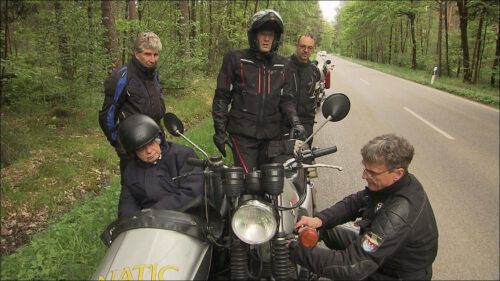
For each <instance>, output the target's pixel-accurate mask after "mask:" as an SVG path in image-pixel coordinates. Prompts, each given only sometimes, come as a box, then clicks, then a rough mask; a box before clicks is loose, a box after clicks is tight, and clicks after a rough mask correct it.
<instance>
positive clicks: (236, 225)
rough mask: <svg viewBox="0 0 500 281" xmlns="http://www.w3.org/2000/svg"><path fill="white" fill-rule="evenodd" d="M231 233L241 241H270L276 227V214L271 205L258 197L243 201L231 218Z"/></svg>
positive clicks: (252, 243)
mask: <svg viewBox="0 0 500 281" xmlns="http://www.w3.org/2000/svg"><path fill="white" fill-rule="evenodd" d="M231 228H232V230H233V233H234V234H235V235H236V236H237V237H238V238H239V239H240V240H241V241H243V242H245V243H247V244H250V245H259V244H263V243H266V242H268V241H270V240H271V239H272V238H273V237H274V235H275V233H276V231H277V229H278V219H277V214H276V212H275V210H274V208H273V206H272V205H270V204H268V203H266V202H263V201H261V200H258V199H250V200H247V201H245V202H243V203H242V204H241V205H240V206H239V207H238V208H237V209H236V211H235V212H234V214H233V217H232V219H231Z"/></svg>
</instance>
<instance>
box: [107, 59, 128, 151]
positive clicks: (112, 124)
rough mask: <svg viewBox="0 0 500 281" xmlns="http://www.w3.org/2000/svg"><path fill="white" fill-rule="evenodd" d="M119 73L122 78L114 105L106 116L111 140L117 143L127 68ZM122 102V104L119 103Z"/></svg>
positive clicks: (116, 90) (115, 95)
mask: <svg viewBox="0 0 500 281" xmlns="http://www.w3.org/2000/svg"><path fill="white" fill-rule="evenodd" d="M118 73H120V78H118V83H116V87H115V94H114V97H113V104H112V105H111V106H110V107H109V110H108V112H107V114H106V124H107V127H108V129H109V131H110V133H111V139H112V140H113V141H116V137H117V132H116V129H117V127H118V122H117V121H118V109H119V108H120V107H121V104H122V103H123V101H124V99H120V96H121V94H122V92H123V89H124V88H125V85H126V84H127V66H126V65H124V66H122V67H121V68H120V69H119V70H118ZM119 102H120V103H119Z"/></svg>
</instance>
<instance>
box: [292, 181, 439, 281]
mask: <svg viewBox="0 0 500 281" xmlns="http://www.w3.org/2000/svg"><path fill="white" fill-rule="evenodd" d="M317 217H318V218H320V219H321V220H322V221H323V226H322V228H331V227H333V226H336V225H339V224H342V223H345V222H348V221H353V220H355V219H356V218H358V217H361V221H360V222H359V226H360V238H359V239H357V240H355V241H353V242H352V244H351V245H350V246H349V247H348V248H347V249H345V250H343V251H336V250H329V249H324V248H320V247H314V248H304V247H302V246H301V245H298V244H297V243H293V245H292V247H291V248H292V250H291V259H292V261H294V262H297V263H299V264H301V265H304V266H305V267H307V268H309V269H310V270H312V271H313V272H316V273H318V274H319V275H321V276H325V277H328V278H331V279H334V280H362V279H371V280H376V279H389V278H391V277H393V278H402V279H417V278H418V277H417V276H416V275H413V273H416V272H420V271H422V270H426V269H427V268H430V267H431V266H432V263H433V262H434V259H435V258H436V255H437V249H438V229H437V225H436V220H435V218H434V213H433V211H432V207H431V205H430V202H429V199H428V198H427V195H426V194H425V191H424V189H423V188H422V185H421V184H420V182H419V181H418V180H417V179H416V178H415V176H413V175H412V174H409V173H406V174H405V176H403V177H402V178H401V179H400V180H399V181H397V182H396V183H394V184H393V185H392V186H390V187H387V188H385V189H383V190H381V191H378V192H371V191H369V190H368V189H365V190H363V191H360V192H358V193H355V194H352V195H350V196H348V197H346V198H344V199H343V200H341V201H340V202H338V203H336V204H335V205H333V206H332V207H330V208H328V209H325V210H323V211H321V212H320V213H318V214H317ZM419 276H420V275H419Z"/></svg>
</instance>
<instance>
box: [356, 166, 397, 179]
mask: <svg viewBox="0 0 500 281" xmlns="http://www.w3.org/2000/svg"><path fill="white" fill-rule="evenodd" d="M390 171H392V169H388V170H385V171H382V172H375V171H372V170H369V169H367V168H364V169H363V173H366V175H367V176H368V177H370V178H374V177H376V176H380V175H382V174H385V173H387V172H390Z"/></svg>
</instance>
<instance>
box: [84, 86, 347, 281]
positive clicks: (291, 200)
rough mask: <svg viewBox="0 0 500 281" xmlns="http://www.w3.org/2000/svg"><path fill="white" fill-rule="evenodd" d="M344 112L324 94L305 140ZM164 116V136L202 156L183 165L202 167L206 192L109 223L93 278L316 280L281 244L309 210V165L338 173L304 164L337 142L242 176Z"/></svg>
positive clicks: (343, 101)
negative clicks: (314, 125)
mask: <svg viewBox="0 0 500 281" xmlns="http://www.w3.org/2000/svg"><path fill="white" fill-rule="evenodd" d="M349 109H350V101H349V99H348V98H347V96H345V95H344V94H341V93H337V94H332V95H330V96H328V97H327V98H325V101H324V103H323V105H322V113H323V116H324V117H325V118H326V119H325V121H324V122H322V123H321V124H320V126H319V128H318V129H317V130H315V132H313V134H312V135H311V136H310V137H311V138H312V137H313V136H314V135H315V134H316V133H317V132H318V131H319V130H321V129H322V128H323V126H325V125H326V123H328V122H337V121H340V120H342V119H343V118H344V117H345V116H346V115H347V114H348V112H349ZM164 121H165V127H166V129H167V131H168V132H169V133H170V134H172V135H174V136H177V137H182V138H183V139H184V140H186V141H187V142H189V143H190V144H191V145H192V146H193V147H195V148H196V149H197V150H199V151H200V152H201V153H202V154H203V156H204V157H203V158H202V159H194V158H192V159H188V163H189V164H191V165H197V166H201V167H203V168H204V170H203V174H204V176H205V192H204V194H203V195H201V196H199V197H197V198H196V199H195V200H193V201H192V202H190V203H189V204H187V205H186V206H184V207H183V208H182V209H180V210H176V211H174V210H156V209H147V210H142V211H141V212H139V213H137V214H135V215H133V216H130V217H126V218H121V219H118V220H116V221H114V222H112V223H111V224H110V225H109V226H108V227H107V228H106V230H105V231H104V232H103V233H102V234H101V239H102V240H103V242H104V243H105V245H106V246H108V247H109V248H108V250H107V252H106V254H105V256H104V258H103V260H102V261H101V263H100V265H99V267H98V268H97V270H96V272H95V273H94V275H93V277H92V279H93V280H123V279H129V280H130V279H134V280H142V279H149V280H174V279H175V280H180V279H182V280H198V279H199V280H206V279H230V280H249V279H252V280H257V279H262V278H272V279H275V280H289V279H300V280H313V279H315V275H314V274H312V273H310V272H308V271H307V269H305V268H301V267H300V266H297V265H293V264H292V263H291V261H290V260H289V252H288V247H287V245H286V243H287V240H289V239H297V238H298V237H297V232H296V230H295V229H294V224H295V223H296V222H297V220H298V218H299V217H300V216H302V215H309V216H311V215H313V214H314V210H315V202H314V192H315V190H314V186H313V184H312V182H311V180H310V179H309V177H308V174H307V170H308V169H309V168H331V169H336V170H339V171H341V170H342V168H341V167H339V166H334V165H328V164H306V163H311V162H312V161H313V160H314V159H316V158H319V157H321V156H324V155H328V154H331V153H334V152H336V151H337V147H336V146H332V147H327V148H322V149H309V148H308V147H307V145H306V144H307V141H308V140H306V141H305V142H304V143H303V144H301V145H300V147H298V148H297V147H295V149H293V151H291V153H292V155H291V157H290V158H288V159H287V160H286V161H284V162H283V163H271V164H266V165H262V166H261V167H260V170H257V171H253V172H251V173H244V171H243V169H242V168H241V167H234V166H230V165H227V164H225V163H224V162H223V161H222V156H220V155H215V156H209V155H208V154H207V153H206V152H205V151H203V150H202V149H201V148H200V147H198V146H197V145H196V144H195V143H194V142H192V141H191V140H190V139H188V138H187V137H186V136H184V134H183V132H184V126H183V124H182V122H181V121H180V120H179V119H178V118H177V116H175V115H174V114H172V113H167V114H165V117H164ZM292 141H293V140H292ZM282 142H287V141H282ZM189 176H191V175H190V174H186V175H181V176H179V177H178V178H173V180H178V179H179V178H182V177H189Z"/></svg>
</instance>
